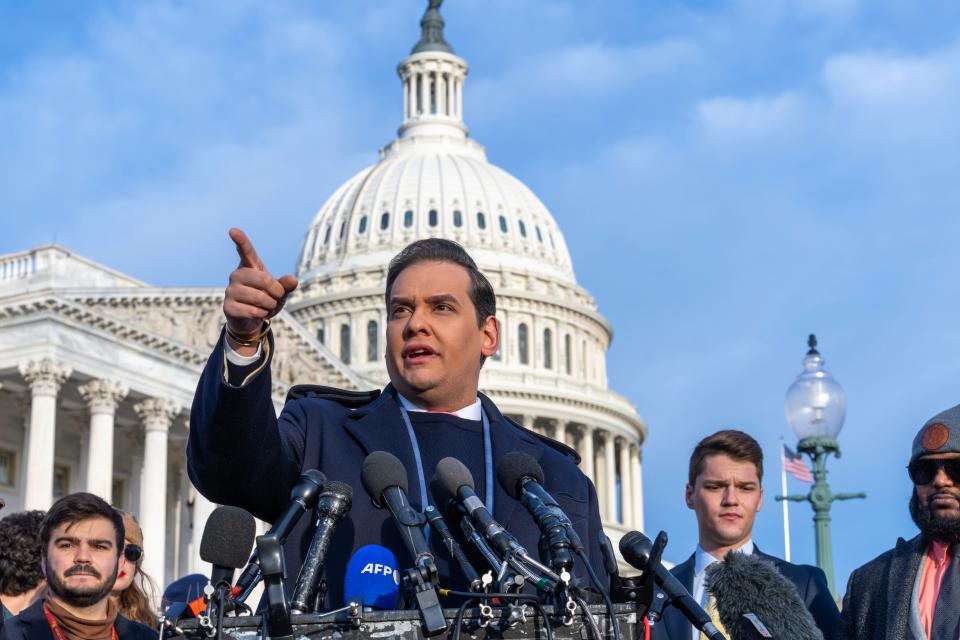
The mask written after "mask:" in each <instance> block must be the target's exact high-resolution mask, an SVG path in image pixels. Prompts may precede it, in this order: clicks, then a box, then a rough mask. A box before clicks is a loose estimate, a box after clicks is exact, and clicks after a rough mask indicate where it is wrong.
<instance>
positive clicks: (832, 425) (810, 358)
mask: <svg viewBox="0 0 960 640" xmlns="http://www.w3.org/2000/svg"><path fill="white" fill-rule="evenodd" d="M808 344H809V345H810V350H809V351H808V352H807V355H806V357H804V359H803V372H801V373H800V375H799V376H797V379H796V380H794V381H793V384H791V385H790V387H789V388H788V389H787V397H786V399H785V400H784V403H783V408H784V412H785V413H786V415H787V422H789V423H790V428H791V429H793V432H794V433H795V434H796V435H797V438H798V439H800V440H803V439H804V438H832V439H836V437H837V435H838V434H839V433H840V429H842V428H843V421H844V419H845V418H846V417H847V395H846V393H844V391H843V387H841V386H840V383H839V382H837V381H836V380H834V378H833V376H831V375H830V374H829V373H827V372H826V371H824V370H823V363H824V360H823V356H821V355H820V352H819V351H817V338H816V336H814V335H811V336H810V339H809V341H808Z"/></svg>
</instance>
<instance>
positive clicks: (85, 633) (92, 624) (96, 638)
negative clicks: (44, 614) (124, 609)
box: [45, 597, 120, 640]
mask: <svg viewBox="0 0 960 640" xmlns="http://www.w3.org/2000/svg"><path fill="white" fill-rule="evenodd" d="M45 603H46V605H47V608H48V609H50V613H52V614H53V617H54V618H56V619H57V622H59V623H60V628H61V629H62V630H63V634H64V635H65V636H66V637H67V640H110V639H111V637H112V636H113V633H112V632H113V623H114V622H116V620H117V613H118V612H119V611H120V605H119V604H117V602H115V601H114V599H113V598H110V597H108V598H107V617H106V618H104V619H103V620H86V619H84V618H78V617H77V616H75V615H74V614H72V613H70V612H69V611H67V610H66V609H64V608H63V607H62V606H61V605H59V604H58V603H57V602H56V601H55V600H54V599H52V598H50V597H48V598H47V599H46V600H45Z"/></svg>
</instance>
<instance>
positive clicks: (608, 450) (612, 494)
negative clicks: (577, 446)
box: [601, 431, 617, 522]
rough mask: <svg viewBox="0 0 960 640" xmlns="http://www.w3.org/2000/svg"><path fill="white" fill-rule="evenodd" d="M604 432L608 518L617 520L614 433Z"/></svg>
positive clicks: (612, 520) (611, 520) (613, 520)
mask: <svg viewBox="0 0 960 640" xmlns="http://www.w3.org/2000/svg"><path fill="white" fill-rule="evenodd" d="M601 433H603V462H604V465H603V466H604V478H603V479H604V481H605V484H606V485H607V519H608V520H609V521H610V522H616V521H617V461H616V452H615V451H614V441H613V434H612V433H609V432H607V431H602V432H601Z"/></svg>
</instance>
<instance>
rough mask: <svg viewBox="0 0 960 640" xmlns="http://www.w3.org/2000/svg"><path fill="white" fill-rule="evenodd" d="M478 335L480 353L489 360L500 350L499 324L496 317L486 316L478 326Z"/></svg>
mask: <svg viewBox="0 0 960 640" xmlns="http://www.w3.org/2000/svg"><path fill="white" fill-rule="evenodd" d="M480 334H481V336H482V338H481V342H480V353H481V354H482V355H484V356H486V357H487V358H489V357H490V356H492V355H493V354H495V353H496V352H497V349H499V348H500V323H499V322H497V317H496V316H487V318H486V320H484V321H483V324H482V325H481V326H480Z"/></svg>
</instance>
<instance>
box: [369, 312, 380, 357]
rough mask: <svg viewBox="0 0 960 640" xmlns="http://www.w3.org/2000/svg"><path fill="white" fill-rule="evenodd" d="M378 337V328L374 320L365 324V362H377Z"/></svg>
mask: <svg viewBox="0 0 960 640" xmlns="http://www.w3.org/2000/svg"><path fill="white" fill-rule="evenodd" d="M379 335H380V328H379V327H378V326H377V321H376V320H371V321H370V322H368V323H367V362H376V361H377V340H378V338H379Z"/></svg>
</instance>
